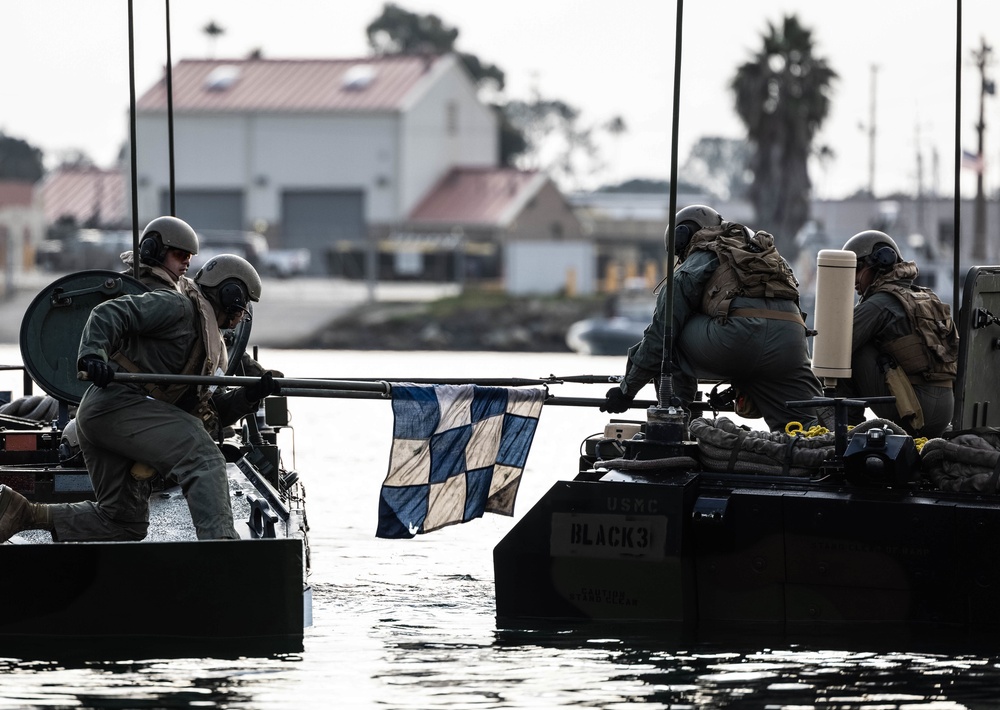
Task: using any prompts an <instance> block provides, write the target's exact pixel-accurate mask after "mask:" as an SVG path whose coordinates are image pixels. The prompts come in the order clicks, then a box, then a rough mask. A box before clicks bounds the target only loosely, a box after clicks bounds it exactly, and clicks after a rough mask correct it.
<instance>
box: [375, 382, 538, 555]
mask: <svg viewBox="0 0 1000 710" xmlns="http://www.w3.org/2000/svg"><path fill="white" fill-rule="evenodd" d="M545 395H546V392H545V390H544V389H542V388H537V387H534V388H527V389H514V388H506V387H480V386H478V385H430V386H425V385H411V384H402V385H393V387H392V412H393V417H394V423H393V432H392V452H391V454H390V457H389V473H388V475H386V478H385V481H383V483H382V492H381V495H380V497H379V511H378V530H377V531H376V533H375V536H376V537H384V538H410V537H413V536H414V535H416V534H417V533H426V532H430V531H432V530H437V529H438V528H443V527H445V526H447V525H454V524H456V523H464V522H467V521H469V520H472V519H473V518H480V517H482V515H483V513H484V512H485V511H489V512H491V513H499V514H501V515H513V514H514V499H515V498H516V496H517V488H518V485H519V484H520V482H521V473H522V471H523V470H524V464H525V461H527V458H528V450H529V449H530V448H531V442H532V439H533V438H534V436H535V429H536V427H537V426H538V417H539V415H540V414H541V410H542V404H543V402H544V401H545Z"/></svg>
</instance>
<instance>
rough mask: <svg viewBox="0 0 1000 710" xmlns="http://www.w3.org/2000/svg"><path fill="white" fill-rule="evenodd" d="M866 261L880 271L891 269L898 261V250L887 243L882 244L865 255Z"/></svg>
mask: <svg viewBox="0 0 1000 710" xmlns="http://www.w3.org/2000/svg"><path fill="white" fill-rule="evenodd" d="M865 262H866V263H867V264H868V266H870V267H872V268H873V269H875V270H876V271H878V272H880V273H883V272H886V271H889V269H891V268H892V267H893V266H894V265H895V263H896V250H895V249H893V248H892V247H890V246H887V245H883V246H880V247H879V248H878V249H876V250H874V251H873V252H872V253H871V254H869V255H868V256H867V257H865Z"/></svg>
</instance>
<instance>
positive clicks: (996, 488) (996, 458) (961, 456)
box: [920, 427, 1000, 493]
mask: <svg viewBox="0 0 1000 710" xmlns="http://www.w3.org/2000/svg"><path fill="white" fill-rule="evenodd" d="M920 467H921V469H922V470H923V473H924V476H925V477H926V478H927V479H928V480H929V481H930V482H931V483H933V484H934V486H935V487H937V488H939V489H941V490H943V491H979V492H981V493H997V492H1000V431H998V430H997V429H994V428H992V427H983V428H981V429H968V430H965V431H960V432H954V433H949V434H946V435H945V436H944V437H941V438H938V439H930V440H928V441H927V443H926V444H924V446H923V449H921V451H920Z"/></svg>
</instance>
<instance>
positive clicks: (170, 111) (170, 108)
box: [164, 0, 177, 217]
mask: <svg viewBox="0 0 1000 710" xmlns="http://www.w3.org/2000/svg"><path fill="white" fill-rule="evenodd" d="M164 2H165V3H166V9H167V153H168V157H169V161H170V216H171V217H176V216H177V202H176V198H175V197H174V193H175V191H174V81H173V76H174V63H173V60H172V59H171V57H170V0H164Z"/></svg>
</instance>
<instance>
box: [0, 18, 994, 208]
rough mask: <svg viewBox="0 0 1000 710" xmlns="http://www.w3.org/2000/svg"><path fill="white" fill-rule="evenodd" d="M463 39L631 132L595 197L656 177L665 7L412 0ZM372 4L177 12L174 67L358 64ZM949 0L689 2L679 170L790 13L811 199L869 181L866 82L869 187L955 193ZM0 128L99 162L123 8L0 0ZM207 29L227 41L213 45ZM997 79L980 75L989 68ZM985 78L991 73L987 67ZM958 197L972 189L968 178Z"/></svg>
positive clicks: (118, 109)
mask: <svg viewBox="0 0 1000 710" xmlns="http://www.w3.org/2000/svg"><path fill="white" fill-rule="evenodd" d="M396 4H397V5H399V6H400V7H402V8H404V9H406V10H408V11H410V12H414V13H418V14H427V13H434V14H436V15H438V16H439V17H440V18H441V19H442V20H443V21H444V23H445V24H446V25H449V26H453V27H456V28H458V29H459V30H460V34H459V36H458V40H457V42H456V47H457V48H458V49H460V50H461V51H464V52H469V53H472V54H475V55H477V56H478V57H479V58H480V59H481V60H483V61H484V62H488V63H493V64H496V65H497V66H498V67H500V68H501V69H502V70H503V71H504V72H505V73H506V80H507V87H506V90H505V96H506V97H507V98H528V97H529V96H530V95H531V92H532V91H534V90H538V91H539V92H540V93H541V94H542V95H543V96H544V97H547V98H553V99H559V100H562V101H564V102H566V103H568V104H570V105H572V106H575V107H577V108H579V109H581V111H582V117H581V120H582V123H584V124H586V123H594V124H596V123H599V122H601V121H605V120H608V119H610V118H612V117H613V116H615V115H621V116H622V117H623V118H624V119H625V123H626V125H627V127H628V131H627V132H626V133H625V134H624V135H622V136H620V137H618V138H614V139H612V138H607V139H605V140H604V141H603V144H602V146H601V147H602V151H603V156H604V158H605V160H606V162H607V169H606V170H605V171H604V172H602V173H600V174H598V175H595V176H592V177H591V178H589V180H590V182H592V183H593V184H591V185H588V187H596V186H598V185H600V184H607V183H615V182H620V181H622V180H626V179H629V178H633V177H646V178H667V177H668V176H669V170H670V132H671V117H670V107H671V100H672V93H673V63H674V29H673V28H674V21H675V18H676V12H677V8H676V5H675V4H674V3H673V2H668V1H665V0H618V1H616V2H611V1H610V0H544V1H542V2H539V1H538V0H503V1H502V2H501V1H499V0H477V1H475V2H470V1H469V0H406V1H404V2H398V3H396ZM382 7H383V3H382V2H380V1H377V0H352V1H351V2H344V1H334V0H281V1H280V2H278V1H276V0H173V2H171V4H170V14H171V33H172V56H173V61H174V62H175V63H176V62H177V61H179V60H180V59H184V58H201V57H208V56H214V57H217V58H242V57H245V56H246V55H247V54H248V53H249V52H250V51H252V50H254V49H258V48H259V49H260V50H262V52H263V55H264V56H265V57H267V58H272V59H279V58H297V57H354V56H358V57H361V56H365V55H366V54H367V53H368V47H367V38H366V35H365V27H366V26H367V25H368V24H369V23H370V22H371V21H372V20H374V19H375V18H376V17H377V16H378V15H380V14H381V12H382ZM955 8H956V2H954V0H839V1H838V2H818V1H817V0H799V1H793V0H753V1H752V2H746V1H745V0H695V1H692V0H689V1H688V2H687V3H685V4H684V27H685V35H684V42H683V78H682V82H681V86H682V110H683V117H682V122H681V124H680V129H679V130H680V136H679V138H680V141H679V142H680V145H679V150H678V153H679V160H680V162H681V163H683V161H684V159H685V158H686V157H687V154H688V151H689V150H690V147H691V146H692V145H693V144H694V143H695V142H696V141H697V139H698V138H699V137H701V136H703V135H721V136H725V137H733V138H735V137H741V136H742V135H743V130H742V126H741V124H740V122H739V120H738V119H737V118H736V115H735V113H734V111H733V100H732V95H731V92H730V91H729V88H728V87H729V82H730V81H731V79H732V77H733V76H734V74H735V72H736V69H737V67H738V66H739V65H740V64H741V63H743V62H746V61H748V60H750V59H751V58H752V56H753V54H754V53H755V52H757V51H758V50H759V49H760V47H761V35H762V34H763V33H764V32H765V31H766V29H767V25H768V23H769V22H771V23H775V24H777V23H779V22H780V20H781V18H782V17H783V16H784V15H785V14H797V15H798V17H799V19H800V21H801V22H802V23H803V24H804V25H805V26H806V27H808V28H810V29H811V30H812V31H813V36H814V40H815V46H816V54H817V55H818V56H820V57H825V58H826V59H827V60H828V63H829V64H830V66H831V67H832V68H833V69H834V70H835V71H836V72H837V73H838V74H839V77H840V78H839V80H837V81H836V82H835V85H834V95H833V104H832V110H831V114H830V116H829V118H828V119H827V121H826V124H825V125H824V128H823V130H822V132H821V134H820V135H819V138H818V140H817V143H818V144H827V145H830V146H831V147H832V148H833V150H834V151H835V153H836V156H837V157H836V159H835V160H834V161H833V162H832V163H831V164H829V165H828V166H827V167H826V169H825V170H821V169H820V168H819V166H818V165H815V166H812V167H811V171H810V172H811V177H812V180H813V183H814V193H815V196H817V197H828V198H837V197H842V196H845V195H848V194H851V193H853V192H855V191H857V190H858V189H861V188H866V187H867V186H868V164H869V154H870V151H869V137H868V128H869V126H870V125H871V124H872V122H871V121H870V117H871V112H872V106H873V104H872V100H871V97H872V66H873V65H874V66H876V67H877V73H876V79H875V88H876V91H875V102H874V109H875V120H874V122H873V123H874V126H875V128H876V147H875V181H874V186H875V192H876V194H878V195H885V194H889V193H892V192H895V191H900V192H906V193H910V194H914V193H915V192H916V181H917V155H918V153H919V154H921V155H922V156H923V161H924V166H925V167H924V176H923V180H924V188H925V190H932V189H934V188H935V187H936V188H937V189H938V190H939V191H940V192H943V193H945V194H950V193H951V191H952V186H953V184H954V171H953V165H954V151H953V148H954V117H955V109H954V83H955V37H956V29H955V18H956V10H955ZM0 18H2V20H0V27H2V29H3V32H2V41H0V67H2V69H0V130H2V131H4V132H5V133H7V134H8V135H9V136H12V137H16V138H22V139H24V140H27V141H28V142H29V143H31V144H33V145H35V146H37V147H40V148H42V149H43V150H44V151H45V153H46V158H47V163H48V164H52V163H53V162H54V161H56V160H57V159H58V157H57V156H58V154H59V153H60V152H61V151H66V150H74V149H79V150H83V151H84V152H85V153H86V154H88V155H89V156H90V157H91V158H92V159H93V160H94V162H95V163H96V164H97V165H98V166H100V167H109V166H110V165H111V164H112V163H113V162H114V159H115V157H116V155H117V154H118V151H119V149H120V147H121V144H122V142H123V140H124V139H125V137H126V136H127V131H128V123H127V118H128V106H129V73H128V4H127V2H125V0H117V1H115V2H112V1H111V0H31V1H30V2H14V1H13V0H2V2H0ZM164 18H165V11H164V3H163V2H156V1H155V0H138V1H137V2H135V3H134V19H135V42H136V69H135V70H136V83H137V89H136V91H137V94H139V95H141V94H142V93H143V92H144V91H145V90H146V89H147V88H148V87H149V86H151V85H152V83H154V82H155V81H156V80H157V79H158V78H159V77H160V76H161V75H162V72H163V66H164V64H165V61H166V50H165V29H164V28H165V21H164ZM998 20H1000V4H998V3H996V2H995V0H971V1H969V0H967V1H966V2H964V3H963V23H962V24H963V30H962V35H963V45H962V46H963V50H962V61H963V105H962V137H963V140H962V145H963V147H965V148H967V149H970V150H975V148H976V137H975V124H976V122H977V120H978V111H979V88H980V76H979V72H978V71H977V70H976V68H975V66H974V65H973V60H972V56H971V51H972V49H973V48H978V47H979V44H980V41H981V38H983V37H985V39H986V42H987V43H988V44H989V43H991V42H992V41H993V40H994V39H995V38H996V35H998V34H1000V22H998ZM211 21H214V22H215V23H216V24H217V25H219V26H221V27H222V28H223V29H224V33H223V34H221V35H219V36H218V37H217V38H216V39H214V40H211V39H210V38H209V36H208V35H206V34H205V33H204V32H203V29H204V27H205V26H206V25H208V24H209V22H211ZM989 71H991V70H988V72H989ZM992 71H995V67H994V68H993V70H992ZM998 117H1000V107H998V101H997V98H996V97H995V96H990V97H987V103H986V120H985V122H986V124H987V134H986V136H987V137H986V147H985V155H986V158H987V166H988V167H987V173H986V176H987V177H986V180H987V185H986V187H987V193H988V194H989V193H990V192H992V191H993V190H994V189H996V187H997V184H998V182H1000V181H998V180H997V178H996V177H993V176H992V175H991V172H992V173H995V172H996V171H990V170H989V165H990V164H1000V139H998V138H997V137H996V132H997V131H996V126H997V125H998V122H997V119H998ZM962 191H963V194H966V195H971V194H973V192H974V177H973V174H972V173H971V172H969V171H966V174H965V175H964V176H963V187H962Z"/></svg>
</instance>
